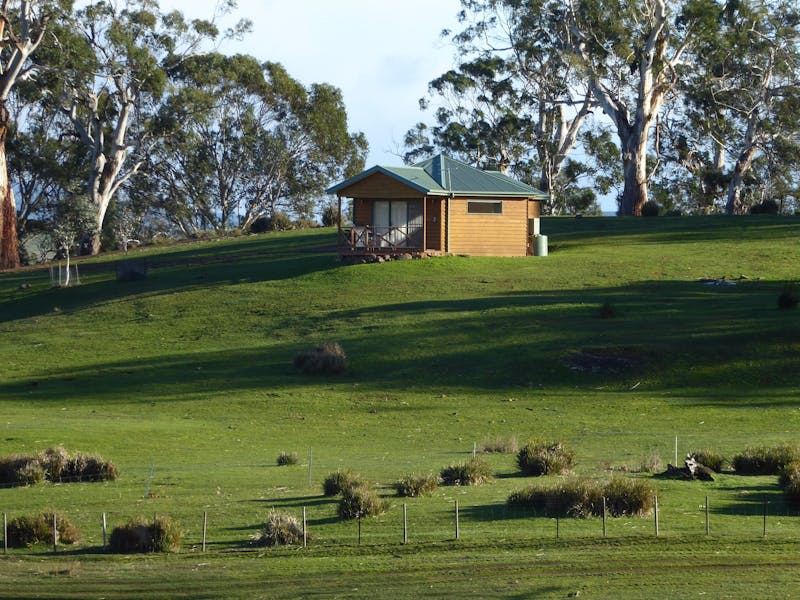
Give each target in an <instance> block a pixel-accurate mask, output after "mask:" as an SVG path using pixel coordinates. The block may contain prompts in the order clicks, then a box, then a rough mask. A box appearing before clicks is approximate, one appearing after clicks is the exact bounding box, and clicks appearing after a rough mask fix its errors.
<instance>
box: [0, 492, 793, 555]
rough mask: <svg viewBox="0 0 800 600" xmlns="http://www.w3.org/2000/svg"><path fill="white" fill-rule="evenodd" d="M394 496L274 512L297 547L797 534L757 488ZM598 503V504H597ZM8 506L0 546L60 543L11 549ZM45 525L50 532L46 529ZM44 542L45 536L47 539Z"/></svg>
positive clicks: (215, 537) (97, 545)
mask: <svg viewBox="0 0 800 600" xmlns="http://www.w3.org/2000/svg"><path fill="white" fill-rule="evenodd" d="M397 500H398V501H396V502H394V503H393V504H392V506H391V507H390V508H389V510H388V511H387V512H386V513H384V514H383V515H381V516H378V517H365V518H361V519H352V520H341V519H339V518H338V517H337V516H336V514H335V506H336V504H337V499H336V498H306V499H295V500H291V501H288V502H284V503H283V506H281V507H280V509H279V510H280V511H281V512H286V513H288V514H291V515H293V516H295V517H296V518H297V519H298V520H299V521H301V522H302V526H303V543H302V545H303V546H306V545H315V546H336V545H349V546H352V545H362V544H375V545H386V544H395V543H396V544H414V543H421V544H424V543H434V542H454V541H458V540H461V539H470V540H473V541H474V540H482V541H485V542H487V543H492V542H502V541H506V540H510V539H515V540H523V539H524V540H530V541H531V542H535V541H536V540H545V539H551V540H552V539H564V540H578V539H586V538H609V539H618V540H619V539H633V538H641V537H656V538H659V537H667V538H669V537H680V538H681V539H691V538H694V539H702V538H706V539H710V538H728V537H736V538H751V539H757V538H766V537H770V538H773V539H784V540H786V539H792V540H797V541H800V515H798V514H797V512H796V511H786V510H785V508H786V507H785V505H784V504H783V503H782V502H776V501H774V500H771V499H770V498H769V497H768V496H767V495H762V496H761V497H760V498H759V499H758V501H756V502H748V503H745V504H734V505H731V504H725V505H722V506H716V507H715V506H713V505H712V503H711V501H710V499H709V497H708V496H705V497H698V503H697V504H695V505H693V506H690V507H687V506H684V507H682V508H681V507H675V506H672V507H671V508H670V509H667V510H665V509H664V508H663V506H660V505H659V498H658V497H656V498H655V499H654V509H653V510H652V511H651V512H650V513H649V514H648V515H646V516H641V517H639V516H627V517H611V516H609V515H608V514H607V513H606V512H605V510H604V512H603V514H602V515H600V516H596V517H588V518H559V517H548V516H545V515H542V514H540V513H539V512H538V511H535V510H532V509H525V508H520V507H511V506H507V505H502V504H488V505H487V504H474V503H471V502H469V501H467V502H465V501H463V500H461V501H460V500H458V499H455V500H446V499H442V498H428V499H424V500H423V503H422V504H419V503H417V502H416V500H417V499H410V500H409V501H403V502H400V500H404V499H399V498H398V499H397ZM604 509H605V506H604ZM76 512H77V511H75V510H72V511H58V510H56V511H53V513H52V516H51V515H50V514H49V513H48V517H49V518H52V519H55V515H56V514H58V515H59V519H60V518H64V517H66V518H67V519H69V518H70V516H71V513H76ZM151 514H152V518H153V519H156V518H157V517H159V518H160V517H170V516H172V515H170V514H169V513H159V512H154V513H151ZM19 516H23V515H22V514H20V513H15V512H3V531H2V534H3V552H4V553H8V552H9V550H10V549H11V550H12V551H15V552H20V551H21V552H31V553H38V552H47V553H49V552H58V551H60V550H64V549H65V548H67V546H65V545H63V544H61V543H60V541H59V536H58V533H57V531H58V528H57V527H55V521H53V523H54V526H53V527H52V528H51V529H50V532H51V533H50V535H51V536H52V539H51V540H49V541H46V540H39V542H41V543H39V544H37V545H34V546H30V547H26V548H23V549H12V548H11V546H13V545H14V544H13V540H11V541H10V540H9V535H8V530H9V529H8V526H9V523H10V522H12V520H13V519H14V518H15V517H19ZM133 516H134V515H132V514H130V513H121V512H115V511H109V512H105V511H104V512H101V513H92V512H89V513H85V512H84V513H82V514H81V515H80V520H81V531H80V533H81V541H80V542H79V543H78V544H76V545H74V546H73V545H69V546H68V547H69V549H70V550H71V551H73V552H87V553H94V552H98V551H103V550H107V549H108V539H109V536H110V531H111V529H112V528H113V526H112V525H111V524H112V523H120V522H124V521H126V520H129V519H131V518H132V517H133ZM237 518H238V519H240V520H238V521H237V520H236V519H237ZM178 523H179V526H180V528H181V530H182V532H183V548H184V549H185V550H189V551H194V552H207V551H212V550H213V551H226V550H236V549H243V548H246V547H249V546H251V545H252V538H253V537H255V536H254V535H253V534H255V533H256V532H258V530H259V528H260V527H262V526H263V521H261V522H260V520H259V518H257V517H254V518H253V519H250V520H247V521H245V520H243V519H241V515H236V516H234V517H233V518H231V517H230V516H229V515H227V514H226V513H225V512H224V511H213V510H212V511H208V510H203V511H197V512H196V513H193V512H192V511H183V512H182V513H181V515H180V516H179V518H178ZM53 532H56V533H55V534H53ZM49 542H52V543H51V544H50V543H49Z"/></svg>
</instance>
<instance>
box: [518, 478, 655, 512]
mask: <svg viewBox="0 0 800 600" xmlns="http://www.w3.org/2000/svg"><path fill="white" fill-rule="evenodd" d="M656 493H657V492H656V489H655V487H654V486H653V485H652V483H651V482H650V481H648V480H645V479H629V478H624V477H615V478H613V479H611V480H610V481H608V482H606V483H604V484H598V483H596V482H594V481H590V480H587V479H567V480H563V481H559V482H557V483H555V484H553V485H549V486H541V485H532V486H529V487H527V488H524V489H522V490H520V491H518V492H514V493H513V494H511V495H510V496H509V497H508V504H509V505H510V506H522V507H525V508H531V509H534V510H536V511H541V513H542V514H543V515H545V516H549V517H588V516H590V515H595V516H599V515H602V514H603V498H605V501H606V514H608V515H610V516H612V517H619V516H633V515H645V514H647V513H648V512H650V510H651V509H652V507H653V502H654V498H655V496H656Z"/></svg>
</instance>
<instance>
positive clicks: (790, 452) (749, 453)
mask: <svg viewBox="0 0 800 600" xmlns="http://www.w3.org/2000/svg"><path fill="white" fill-rule="evenodd" d="M798 460H800V448H798V446H796V445H794V444H789V443H784V444H778V445H777V446H751V447H749V448H747V449H745V450H744V452H741V453H740V454H737V455H736V456H734V457H733V460H732V463H733V469H734V470H735V471H736V474H737V475H778V474H780V472H781V470H782V469H783V468H784V467H785V466H786V465H788V464H789V463H791V462H794V461H798Z"/></svg>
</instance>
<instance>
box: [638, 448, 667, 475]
mask: <svg viewBox="0 0 800 600" xmlns="http://www.w3.org/2000/svg"><path fill="white" fill-rule="evenodd" d="M663 467H664V463H663V462H662V460H661V455H660V454H658V453H657V452H651V453H650V454H648V455H647V456H645V457H644V459H643V460H642V464H641V465H640V466H639V471H640V472H642V473H659V472H661V470H662V469H663Z"/></svg>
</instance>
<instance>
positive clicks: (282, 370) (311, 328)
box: [0, 217, 800, 598]
mask: <svg viewBox="0 0 800 600" xmlns="http://www.w3.org/2000/svg"><path fill="white" fill-rule="evenodd" d="M542 232H543V233H545V234H547V235H548V236H549V241H550V256H548V257H547V258H518V259H503V258H465V257H444V258H436V259H430V260H421V261H396V262H392V263H384V264H374V265H359V266H342V265H341V264H339V263H338V261H337V260H336V257H335V254H334V253H333V252H332V251H331V249H330V247H331V245H332V244H334V243H335V232H332V231H331V230H311V231H302V232H288V233H280V234H269V235H265V236H253V237H246V238H237V239H229V240H221V241H215V242H206V243H197V244H186V245H176V246H170V247H162V248H158V247H152V248H144V249H141V250H140V251H137V252H136V253H135V254H133V255H132V257H131V258H135V259H143V260H147V261H148V264H149V265H150V270H149V276H148V278H147V279H146V280H144V281H138V282H127V283H122V282H117V281H116V278H115V273H114V263H115V261H118V260H121V259H122V258H123V257H122V256H120V255H107V256H104V257H102V258H100V259H96V260H92V261H86V262H81V263H80V269H81V280H82V285H80V286H76V287H72V288H66V289H61V288H53V287H51V285H50V275H49V272H48V271H47V269H30V270H23V271H19V272H15V273H6V274H2V275H0V336H1V337H0V344H1V346H0V347H1V348H2V356H3V358H4V361H3V371H2V375H1V376H0V405H2V419H0V454H9V453H21V452H35V451H38V450H44V449H46V448H48V447H52V446H56V445H63V446H65V447H66V448H68V449H69V450H73V451H74V450H80V451H84V452H94V453H99V454H101V455H103V456H104V457H106V458H108V459H110V460H113V461H114V462H115V463H116V464H117V465H118V466H119V468H120V471H121V473H122V475H121V478H120V479H119V480H118V481H115V482H111V483H99V484H97V483H96V484H68V485H66V484H65V485H52V484H45V485H37V486H31V487H16V488H6V489H0V511H2V512H5V513H7V514H8V517H9V519H10V518H12V517H13V516H15V515H20V514H27V513H32V512H37V511H41V510H46V509H53V508H55V509H58V510H60V511H61V512H63V513H65V514H66V515H67V516H68V517H69V518H70V519H71V520H72V521H73V522H74V523H75V524H76V525H77V526H78V527H79V529H80V530H81V533H82V540H81V541H80V542H79V543H78V544H77V545H76V547H66V546H65V547H62V548H59V552H58V553H57V554H56V555H53V554H51V549H50V548H48V547H47V546H41V547H34V548H32V549H25V550H9V553H8V555H5V556H2V557H0V597H9V598H10V597H14V598H23V597H31V598H33V597H40V598H42V597H43V598H63V597H75V598H101V597H102V598H128V597H141V596H143V595H149V596H151V597H167V598H206V597H207V598H214V597H228V598H234V597H240V598H252V597H265V598H273V597H275V598H291V597H335V596H338V597H369V596H372V597H374V596H376V595H379V596H382V597H389V596H391V597H409V598H410V597H418V596H420V595H425V596H426V597H452V596H461V597H476V598H478V597H503V598H525V597H531V596H538V597H552V598H564V597H567V596H568V595H569V594H574V593H575V592H580V594H581V597H591V598H616V597H621V596H623V597H685V596H691V595H698V594H704V595H705V597H713V598H723V597H730V598H737V597H743V596H747V597H765V598H766V597H770V598H774V597H790V596H791V595H792V590H793V586H795V587H796V582H795V579H796V578H795V577H793V575H792V574H793V573H796V568H797V566H799V565H800V558H798V553H797V550H798V547H800V546H798V544H800V514H798V512H797V511H796V509H792V508H790V507H788V506H785V505H784V503H783V500H782V494H781V491H780V489H779V488H778V485H777V478H775V477H740V476H735V475H733V474H725V475H722V476H720V477H719V478H718V479H717V480H716V481H714V482H711V483H701V482H680V481H669V480H656V484H657V486H658V488H659V508H660V513H659V526H660V531H659V533H660V535H659V537H658V538H656V537H655V533H654V522H653V518H652V516H651V517H650V518H647V519H640V518H625V519H623V518H620V519H611V520H610V521H609V523H608V529H607V537H606V538H605V539H604V538H603V537H602V523H601V520H600V519H592V518H590V519H581V520H562V521H561V522H560V523H559V538H558V539H556V523H555V521H554V520H552V519H548V518H545V517H542V516H537V515H534V514H527V513H524V512H520V511H515V510H511V509H509V508H507V507H506V504H505V500H506V498H507V497H508V495H509V493H511V492H512V491H514V490H517V489H519V488H521V487H524V486H526V485H528V484H530V483H531V482H532V481H533V479H532V478H525V477H522V476H520V475H519V474H518V472H517V468H516V465H515V463H514V457H513V456H511V455H491V456H489V460H490V461H491V462H492V464H493V466H494V467H495V471H496V478H495V480H494V482H492V483H491V484H488V485H483V486H478V487H459V488H447V487H444V488H439V490H438V491H437V492H436V493H434V495H433V496H431V497H427V498H420V499H408V500H406V501H405V502H406V504H407V510H408V522H409V543H408V544H403V543H402V505H403V502H404V500H403V499H400V498H396V497H394V495H393V491H392V489H391V484H392V482H393V481H394V480H396V479H397V478H399V477H400V476H403V475H405V474H407V473H412V472H416V473H428V472H434V473H437V472H438V471H439V470H440V469H441V468H442V467H443V466H445V465H448V464H451V463H455V462H461V461H464V460H467V459H468V458H469V457H470V456H471V454H472V450H473V445H474V444H476V443H478V444H479V443H480V442H481V441H482V440H484V439H486V438H491V437H495V436H510V435H515V436H517V438H518V439H519V440H520V441H524V440H525V439H527V438H529V437H545V438H553V439H563V440H565V441H566V442H567V443H569V444H570V445H571V446H572V447H573V448H574V449H575V451H576V454H577V466H576V472H577V473H578V474H580V475H586V476H590V477H598V478H608V477H611V476H612V470H613V472H618V471H622V470H625V469H627V470H635V469H637V468H638V467H639V466H640V465H641V464H642V463H643V462H644V461H645V460H647V459H648V457H650V456H652V455H658V456H660V457H661V459H662V460H663V462H664V464H665V465H666V463H667V462H673V461H674V457H673V455H674V451H675V448H674V445H675V438H676V436H677V438H678V448H679V453H680V455H681V456H682V455H684V454H685V453H687V452H689V451H693V450H699V449H701V448H711V449H714V450H717V451H719V452H722V453H724V454H727V455H732V454H734V453H736V452H738V451H741V450H743V449H744V448H745V447H746V446H748V445H762V444H772V443H777V442H783V441H798V437H799V436H798V424H800V376H798V373H799V372H800V335H798V334H799V333H800V311H798V310H778V308H777V297H778V294H779V293H780V291H781V289H782V288H783V286H784V284H785V283H786V282H796V281H798V280H800V273H799V270H798V264H800V262H799V260H800V235H799V234H800V220H799V219H798V218H788V217H780V218H777V217H776V218H770V217H747V218H686V217H684V218H658V219H600V218H597V219H594V218H585V219H566V218H565V219H557V218H550V219H543V223H542ZM723 277H724V278H726V279H727V280H728V281H731V282H735V285H732V286H712V285H707V284H706V283H704V282H701V281H700V280H701V279H702V278H713V279H720V278H723ZM26 284H29V285H26ZM603 304H610V305H611V306H612V307H613V308H614V311H615V316H614V317H613V318H601V317H600V307H601V306H602V305H603ZM326 341H336V342H339V343H340V344H341V345H342V346H343V347H344V348H345V350H346V352H347V354H348V363H349V368H348V371H347V372H346V374H344V375H342V376H339V377H319V376H317V377H313V376H303V375H300V374H298V373H297V372H296V371H295V369H294V368H293V366H292V360H293V357H294V355H295V354H296V353H297V352H298V351H300V350H304V349H308V348H310V347H311V346H313V345H314V344H316V343H319V342H326ZM576 353H584V354H586V353H588V354H593V355H603V356H611V357H623V358H625V359H626V360H628V361H630V362H631V363H632V364H633V366H632V367H631V368H629V369H627V370H625V371H624V372H622V373H618V374H613V373H611V374H603V373H591V372H582V371H577V370H574V369H571V368H570V367H569V365H568V361H569V359H570V358H571V357H574V355H575V354H576ZM281 451H288V452H296V453H297V454H298V455H299V456H300V464H298V465H294V466H285V467H278V466H276V463H275V460H276V458H277V456H278V454H279V453H280V452H281ZM339 467H347V468H351V469H353V470H355V471H358V472H359V473H361V474H362V475H364V476H365V477H367V478H368V479H369V480H370V481H371V482H373V483H374V484H375V485H376V486H377V487H378V489H379V491H380V492H381V493H382V494H383V495H385V496H387V497H388V498H390V500H391V508H390V509H389V511H388V512H387V513H386V514H385V515H383V516H381V517H378V518H376V519H369V520H365V521H364V522H363V523H362V542H361V545H359V544H358V543H357V528H356V525H355V523H352V522H341V521H340V520H339V519H338V518H337V516H336V501H335V500H333V499H329V498H325V497H323V496H322V494H321V481H322V479H323V478H324V476H325V475H327V474H328V473H330V472H331V471H333V470H335V469H337V468H339ZM626 476H639V477H649V475H640V474H628V475H626ZM148 492H149V496H148V497H145V495H146V494H147V493H148ZM706 497H708V498H709V502H710V519H711V535H710V536H708V537H707V536H706V535H705V499H706ZM455 500H458V502H459V507H460V529H461V539H460V540H458V541H455V540H454V501H455ZM765 500H766V501H767V505H768V520H767V536H766V537H764V536H763V506H764V501H765ZM303 507H305V508H306V510H307V515H308V525H309V531H310V533H311V534H312V536H313V537H312V540H311V542H310V545H309V547H308V548H307V549H263V548H262V549H258V548H253V547H252V546H250V545H249V536H250V535H251V534H253V533H255V532H256V530H257V529H258V527H259V525H260V524H261V523H262V522H263V520H264V519H265V517H266V516H267V514H268V513H269V511H270V509H272V508H281V509H285V510H288V511H290V512H292V513H294V514H296V515H298V516H299V514H300V513H301V511H302V508H303ZM204 512H206V513H207V515H208V547H207V552H206V553H202V552H201V547H200V545H201V541H202V531H201V530H202V516H203V513H204ZM103 513H106V515H107V518H108V521H109V525H110V526H113V525H114V524H116V523H119V522H122V521H124V520H126V519H128V518H130V517H133V516H138V515H144V516H152V515H153V514H164V515H171V516H173V517H174V518H176V519H177V520H178V521H179V522H180V523H181V526H182V529H183V532H184V544H183V550H182V551H181V552H180V553H177V554H174V555H167V556H143V557H141V556H133V557H130V556H112V555H106V554H104V553H103V552H101V545H102V533H101V527H100V523H101V518H102V514H103Z"/></svg>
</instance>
